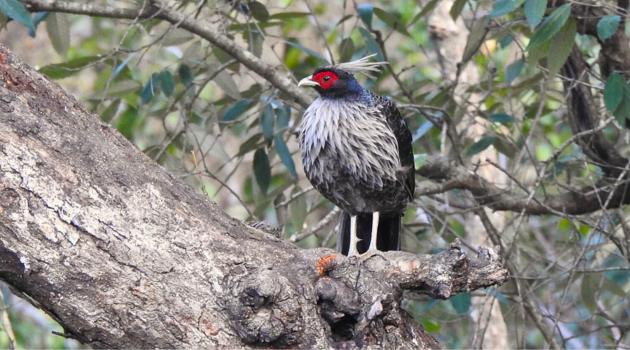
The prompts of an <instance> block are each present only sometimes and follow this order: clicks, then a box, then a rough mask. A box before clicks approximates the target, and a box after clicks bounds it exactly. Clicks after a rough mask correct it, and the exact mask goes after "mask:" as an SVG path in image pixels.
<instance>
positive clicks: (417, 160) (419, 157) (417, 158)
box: [413, 153, 427, 169]
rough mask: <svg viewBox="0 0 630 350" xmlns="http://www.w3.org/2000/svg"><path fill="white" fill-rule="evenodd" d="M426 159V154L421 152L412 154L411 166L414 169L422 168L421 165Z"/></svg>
mask: <svg viewBox="0 0 630 350" xmlns="http://www.w3.org/2000/svg"><path fill="white" fill-rule="evenodd" d="M426 160H427V154H426V153H423V154H414V155H413V166H414V167H415V168H416V169H420V168H422V166H423V165H424V162H425V161H426Z"/></svg>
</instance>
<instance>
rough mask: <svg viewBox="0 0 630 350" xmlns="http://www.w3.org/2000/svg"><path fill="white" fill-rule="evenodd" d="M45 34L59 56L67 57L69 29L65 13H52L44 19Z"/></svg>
mask: <svg viewBox="0 0 630 350" xmlns="http://www.w3.org/2000/svg"><path fill="white" fill-rule="evenodd" d="M46 32H47V33H48V38H50V42H51V43H52V45H53V48H54V49H55V52H57V53H58V54H59V56H62V57H66V56H67V55H68V47H69V46H70V29H69V28H68V15H67V14H65V13H59V12H52V13H50V15H49V16H48V17H47V18H46Z"/></svg>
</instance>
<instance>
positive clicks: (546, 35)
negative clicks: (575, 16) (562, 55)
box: [527, 4, 571, 51]
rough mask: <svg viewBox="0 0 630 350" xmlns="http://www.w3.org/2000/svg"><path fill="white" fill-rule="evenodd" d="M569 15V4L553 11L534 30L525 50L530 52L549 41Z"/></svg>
mask: <svg viewBox="0 0 630 350" xmlns="http://www.w3.org/2000/svg"><path fill="white" fill-rule="evenodd" d="M570 14H571V4H565V5H562V6H560V7H558V8H557V9H556V10H555V11H553V12H552V13H551V15H549V17H547V18H546V19H545V20H544V21H543V22H542V24H541V25H540V26H539V27H538V29H536V31H535V32H534V35H533V36H532V38H531V40H530V41H529V45H527V50H528V51H529V50H532V49H533V48H535V47H537V46H540V45H542V44H544V43H545V42H547V40H549V39H551V37H552V36H554V35H555V34H556V33H557V32H558V31H559V30H560V28H562V26H564V24H565V23H566V21H567V19H568V18H569V15H570Z"/></svg>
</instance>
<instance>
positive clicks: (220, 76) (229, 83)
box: [211, 66, 241, 100]
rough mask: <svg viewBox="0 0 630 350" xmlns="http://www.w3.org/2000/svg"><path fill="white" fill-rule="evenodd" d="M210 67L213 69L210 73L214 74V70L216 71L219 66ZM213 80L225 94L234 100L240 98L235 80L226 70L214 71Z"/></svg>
mask: <svg viewBox="0 0 630 350" xmlns="http://www.w3.org/2000/svg"><path fill="white" fill-rule="evenodd" d="M212 68H213V69H212V73H211V74H214V72H216V70H217V69H218V68H219V67H218V66H217V67H214V66H213V67H212ZM213 81H214V83H215V84H217V86H218V87H220V88H221V90H223V92H224V93H225V94H226V95H228V96H230V97H231V98H233V99H235V100H240V99H241V93H240V91H239V90H238V86H237V85H236V82H234V78H232V75H231V74H230V73H228V71H227V70H225V69H223V70H221V71H220V72H218V73H216V76H215V77H214V80H213Z"/></svg>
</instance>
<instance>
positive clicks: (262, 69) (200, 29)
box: [23, 0, 313, 108]
mask: <svg viewBox="0 0 630 350" xmlns="http://www.w3.org/2000/svg"><path fill="white" fill-rule="evenodd" d="M23 3H24V5H26V7H27V8H28V10H29V11H31V12H42V11H49V12H61V13H71V14H76V15H85V16H92V17H107V18H116V19H148V18H155V19H161V20H164V21H167V22H169V23H171V24H173V25H175V26H177V27H179V28H182V29H185V30H187V31H189V32H191V33H193V34H197V35H199V36H200V37H202V38H204V39H206V40H207V41H208V42H210V43H211V44H212V45H215V46H216V47H218V48H220V49H221V50H223V51H225V52H227V53H228V54H229V55H230V56H232V57H233V58H234V59H236V60H237V61H239V62H240V63H242V64H243V65H244V66H246V67H247V68H249V69H251V70H252V71H254V72H256V73H257V74H258V75H260V76H261V77H263V78H265V79H266V80H267V81H269V82H270V83H271V84H272V85H273V86H274V87H276V88H277V89H278V90H280V91H282V92H284V93H285V94H287V95H288V96H289V97H290V98H291V99H293V100H295V101H296V102H297V103H298V104H299V105H300V106H302V107H303V108H306V107H308V106H309V105H310V104H311V102H312V100H313V99H312V98H311V97H310V96H309V95H308V94H307V93H306V92H304V91H303V90H302V89H300V88H298V87H297V85H296V84H294V83H293V82H292V81H291V80H290V79H288V78H287V77H283V76H281V75H280V74H279V73H278V72H277V71H276V69H275V68H274V67H272V66H271V65H269V64H267V63H265V62H263V61H262V60H261V59H259V58H258V57H256V56H254V54H252V53H251V52H249V51H247V50H245V49H243V48H241V47H239V46H238V45H237V44H236V43H235V42H234V41H233V40H231V39H229V38H228V37H227V36H225V35H223V34H221V33H219V32H218V31H216V30H215V29H213V28H211V27H210V26H208V25H206V24H204V23H201V22H200V21H198V20H195V19H193V18H192V17H190V16H187V15H184V14H182V13H180V12H177V11H174V10H172V9H171V8H169V7H167V6H166V5H164V4H162V3H161V2H160V1H151V3H150V4H148V3H146V4H144V5H143V6H142V7H140V8H116V7H109V6H95V5H89V4H82V3H75V2H62V1H45V0H25V1H24V2H23Z"/></svg>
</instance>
